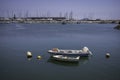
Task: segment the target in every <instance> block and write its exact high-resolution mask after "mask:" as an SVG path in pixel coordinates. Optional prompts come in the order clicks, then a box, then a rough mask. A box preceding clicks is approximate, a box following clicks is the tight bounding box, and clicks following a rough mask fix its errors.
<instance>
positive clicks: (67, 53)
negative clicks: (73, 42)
mask: <svg viewBox="0 0 120 80" xmlns="http://www.w3.org/2000/svg"><path fill="white" fill-rule="evenodd" d="M48 53H50V55H51V56H53V55H64V56H80V57H84V56H89V55H92V53H91V51H90V50H89V49H88V48H87V47H84V48H83V49H82V50H64V49H58V48H53V49H52V50H48Z"/></svg>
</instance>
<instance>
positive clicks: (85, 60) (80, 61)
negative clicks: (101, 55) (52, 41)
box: [47, 56, 89, 66]
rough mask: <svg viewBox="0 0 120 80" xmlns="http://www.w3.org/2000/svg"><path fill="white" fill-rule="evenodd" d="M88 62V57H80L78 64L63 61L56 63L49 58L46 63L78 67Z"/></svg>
mask: <svg viewBox="0 0 120 80" xmlns="http://www.w3.org/2000/svg"><path fill="white" fill-rule="evenodd" d="M88 60H89V57H80V59H79V62H65V61H57V60H55V59H54V58H53V57H52V56H51V57H50V58H49V59H48V61H47V62H49V63H52V64H56V65H62V66H78V65H81V64H86V63H87V62H88Z"/></svg>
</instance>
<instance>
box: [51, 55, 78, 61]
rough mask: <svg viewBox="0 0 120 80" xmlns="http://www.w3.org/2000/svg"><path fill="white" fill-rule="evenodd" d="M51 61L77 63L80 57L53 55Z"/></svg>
mask: <svg viewBox="0 0 120 80" xmlns="http://www.w3.org/2000/svg"><path fill="white" fill-rule="evenodd" d="M52 57H53V59H55V60H57V61H64V62H78V61H79V59H80V56H77V57H72V56H63V55H53V56H52Z"/></svg>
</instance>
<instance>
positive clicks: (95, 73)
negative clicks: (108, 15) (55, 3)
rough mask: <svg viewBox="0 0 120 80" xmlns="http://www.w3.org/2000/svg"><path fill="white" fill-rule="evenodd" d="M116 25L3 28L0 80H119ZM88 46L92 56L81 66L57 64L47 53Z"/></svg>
mask: <svg viewBox="0 0 120 80" xmlns="http://www.w3.org/2000/svg"><path fill="white" fill-rule="evenodd" d="M116 25H117V24H64V25H62V24H39V23H31V24H23V23H10V24H0V80H120V31H119V30H115V29H113V28H114V27H115V26H116ZM85 46H86V47H88V48H89V50H90V51H91V52H92V54H93V55H90V56H88V57H80V60H79V62H78V63H71V62H61V61H56V60H54V59H52V58H51V57H50V54H49V53H48V50H50V49H52V48H59V49H78V50H81V49H82V48H83V47H85ZM28 51H30V52H31V53H32V57H31V58H27V55H26V54H27V52H28ZM106 53H109V54H110V57H108V58H107V57H106ZM37 56H41V59H37Z"/></svg>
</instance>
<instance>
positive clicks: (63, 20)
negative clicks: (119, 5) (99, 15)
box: [0, 17, 120, 24]
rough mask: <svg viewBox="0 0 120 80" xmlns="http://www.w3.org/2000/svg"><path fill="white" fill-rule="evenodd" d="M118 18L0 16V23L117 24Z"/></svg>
mask: <svg viewBox="0 0 120 80" xmlns="http://www.w3.org/2000/svg"><path fill="white" fill-rule="evenodd" d="M119 22H120V20H97V19H96V20H89V19H88V20H74V19H71V20H67V19H66V18H64V17H52V18H49V17H48V18H46V17H32V18H0V23H8V24H9V23H42V24H51V23H52V24H82V23H89V24H93V23H97V24H118V23H119Z"/></svg>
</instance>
